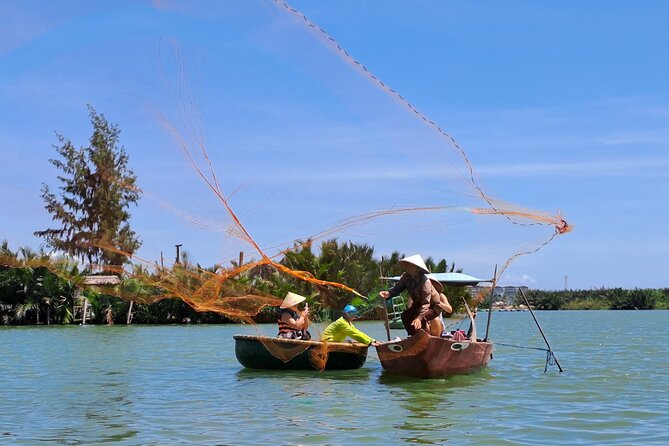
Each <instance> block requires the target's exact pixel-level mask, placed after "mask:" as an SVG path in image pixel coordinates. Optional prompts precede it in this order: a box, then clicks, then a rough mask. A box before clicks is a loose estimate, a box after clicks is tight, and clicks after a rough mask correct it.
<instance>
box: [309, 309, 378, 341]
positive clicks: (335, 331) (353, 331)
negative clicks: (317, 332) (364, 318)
mask: <svg viewBox="0 0 669 446" xmlns="http://www.w3.org/2000/svg"><path fill="white" fill-rule="evenodd" d="M346 337H350V338H353V339H355V340H356V341H358V342H361V343H363V344H365V345H369V344H371V343H372V342H374V339H372V338H370V337H369V336H367V335H366V334H364V333H363V332H361V331H360V330H358V329H357V328H355V327H354V326H353V324H352V323H350V322H349V321H347V320H346V319H345V318H344V317H343V316H342V317H340V318H339V319H337V320H336V321H334V322H333V323H331V324H330V325H328V328H326V329H325V331H323V335H322V336H321V340H323V341H329V342H344V341H345V340H346Z"/></svg>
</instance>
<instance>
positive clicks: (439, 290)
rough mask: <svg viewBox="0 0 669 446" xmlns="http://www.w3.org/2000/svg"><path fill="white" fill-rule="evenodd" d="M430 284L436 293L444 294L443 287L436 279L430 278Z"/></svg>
mask: <svg viewBox="0 0 669 446" xmlns="http://www.w3.org/2000/svg"><path fill="white" fill-rule="evenodd" d="M430 283H431V284H432V286H433V287H434V289H435V290H437V293H443V292H444V286H443V285H442V284H441V282H439V281H438V280H437V279H433V278H431V277H430Z"/></svg>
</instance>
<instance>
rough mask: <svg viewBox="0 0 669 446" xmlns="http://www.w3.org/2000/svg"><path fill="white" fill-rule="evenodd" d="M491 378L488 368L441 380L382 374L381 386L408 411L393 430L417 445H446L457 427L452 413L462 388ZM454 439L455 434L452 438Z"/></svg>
mask: <svg viewBox="0 0 669 446" xmlns="http://www.w3.org/2000/svg"><path fill="white" fill-rule="evenodd" d="M491 378H492V375H491V374H490V372H489V371H487V370H486V369H484V370H481V371H479V372H476V373H472V374H469V375H458V376H449V377H445V378H439V379H418V378H408V377H404V376H397V375H391V374H388V373H382V374H381V375H380V376H379V379H378V384H379V386H380V387H385V388H387V392H388V395H389V396H390V398H391V399H392V400H393V401H395V402H396V403H397V404H398V405H399V407H401V408H403V409H404V410H405V416H404V418H403V419H402V420H401V421H398V422H397V423H395V424H394V425H393V428H394V429H397V430H398V431H401V432H404V433H405V434H404V435H402V439H403V440H404V441H406V442H410V443H416V444H444V443H446V442H447V441H448V439H449V431H451V430H452V428H453V427H454V426H455V424H456V423H455V422H454V418H453V416H452V413H453V412H456V411H458V410H459V409H460V408H459V407H458V404H461V403H462V401H461V399H462V398H461V396H458V394H461V393H462V392H463V389H464V390H465V391H466V388H468V387H475V386H482V385H485V384H486V382H487V381H488V380H490V379H491ZM450 436H451V437H452V435H450Z"/></svg>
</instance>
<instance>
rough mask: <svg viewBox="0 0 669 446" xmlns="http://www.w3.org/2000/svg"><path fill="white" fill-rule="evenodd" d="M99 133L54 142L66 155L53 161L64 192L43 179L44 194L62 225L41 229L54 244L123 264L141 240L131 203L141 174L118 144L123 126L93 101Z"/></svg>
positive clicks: (96, 261) (47, 205)
mask: <svg viewBox="0 0 669 446" xmlns="http://www.w3.org/2000/svg"><path fill="white" fill-rule="evenodd" d="M88 110H89V114H90V119H91V124H92V126H93V135H92V136H91V138H90V144H89V146H88V147H81V148H79V149H77V148H75V147H74V145H73V144H72V142H71V141H70V140H69V139H67V138H65V137H64V136H63V135H61V134H58V133H56V136H57V137H58V141H59V142H60V145H54V146H53V147H54V148H55V149H56V151H57V152H58V154H59V155H60V157H61V159H50V160H49V161H50V162H51V163H52V164H53V165H54V166H56V167H57V168H58V169H60V170H61V171H62V175H59V176H58V180H59V181H60V183H61V185H60V187H59V189H60V191H61V192H60V197H58V196H56V194H54V193H52V192H51V190H50V189H49V186H48V185H46V184H43V185H42V198H43V199H44V201H45V208H46V210H47V211H48V212H49V213H50V214H51V217H52V220H53V221H55V222H60V227H56V228H51V229H46V230H44V231H37V232H35V235H36V236H38V237H42V238H44V239H45V244H46V245H47V246H48V247H51V248H53V249H56V250H59V251H62V252H66V253H68V254H70V255H72V256H74V257H79V258H81V259H82V260H84V261H88V263H89V264H91V265H95V264H97V265H101V266H105V265H107V266H109V265H121V264H123V263H125V262H126V260H127V257H126V255H124V254H123V253H125V254H128V255H131V254H132V253H134V252H135V251H136V250H137V249H138V248H139V246H140V245H141V242H140V241H139V240H138V238H137V236H136V234H135V232H133V231H132V230H131V229H130V225H129V220H130V213H129V212H128V207H129V206H130V205H131V204H136V203H137V201H138V200H139V195H140V190H139V189H138V188H137V186H136V177H135V174H134V173H133V171H132V170H131V169H130V168H129V167H128V155H127V154H126V152H125V149H124V148H123V147H119V146H118V142H119V134H120V130H119V129H118V127H117V126H116V125H114V124H110V123H109V122H107V120H106V119H105V117H104V115H102V114H98V113H96V111H95V109H93V107H91V106H90V105H89V106H88Z"/></svg>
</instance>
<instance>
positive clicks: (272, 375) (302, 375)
mask: <svg viewBox="0 0 669 446" xmlns="http://www.w3.org/2000/svg"><path fill="white" fill-rule="evenodd" d="M370 375H371V369H369V368H365V367H362V368H360V369H355V370H324V371H322V372H319V371H317V370H260V369H247V368H242V369H240V370H239V371H238V372H237V373H236V377H237V381H246V380H256V379H261V380H266V379H269V380H274V379H275V380H278V381H282V382H287V381H294V382H304V380H313V379H319V380H331V381H348V382H362V381H369V379H370Z"/></svg>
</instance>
